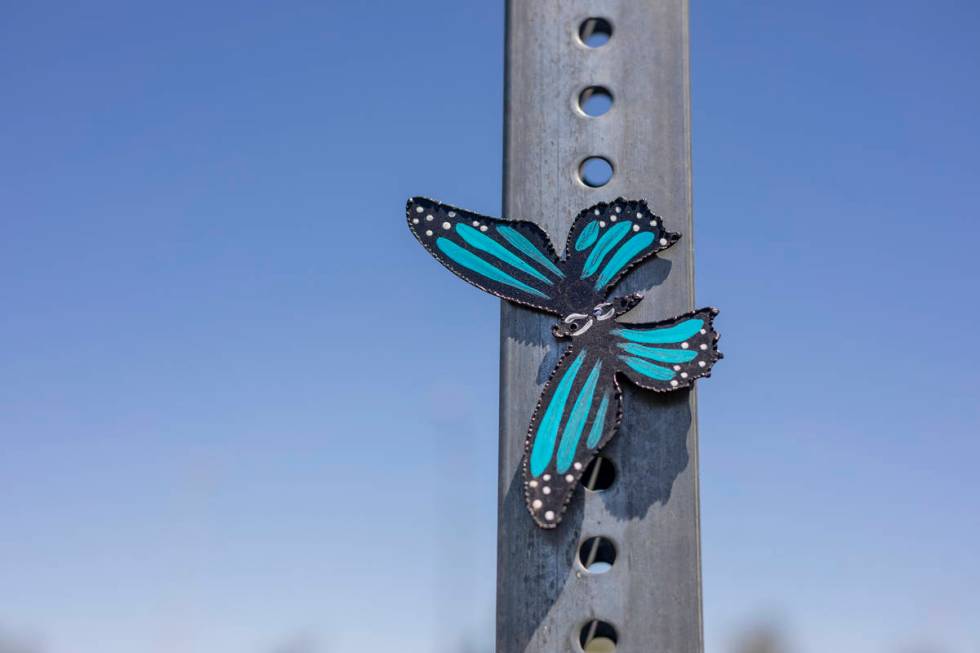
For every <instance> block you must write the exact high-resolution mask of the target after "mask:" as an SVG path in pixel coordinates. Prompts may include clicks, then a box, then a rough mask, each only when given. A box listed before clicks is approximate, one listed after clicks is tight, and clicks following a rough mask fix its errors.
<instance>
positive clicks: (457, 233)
mask: <svg viewBox="0 0 980 653" xmlns="http://www.w3.org/2000/svg"><path fill="white" fill-rule="evenodd" d="M406 214H407V217H408V227H409V229H411V230H412V233H413V234H415V237H416V238H417V239H418V240H419V242H420V243H422V246H423V247H425V249H426V250H428V252H429V253H430V254H432V256H434V257H435V258H436V259H437V260H438V261H439V262H440V263H442V264H443V265H445V266H446V267H447V268H449V269H450V270H452V271H453V272H454V273H455V274H456V275H457V276H459V277H461V278H462V279H463V280H465V281H468V282H469V283H471V284H473V285H474V286H476V287H477V288H480V289H482V290H485V291H487V292H489V293H491V294H493V295H496V296H497V297H501V298H503V299H507V300H510V301H512V302H517V303H519V304H524V305H525V306H530V307H532V308H537V309H540V310H542V311H546V312H548V313H554V314H561V306H562V292H561V284H562V281H563V279H564V278H565V273H564V272H563V271H562V268H561V267H560V266H559V261H558V258H557V256H556V255H555V250H554V247H553V246H552V244H551V241H550V240H549V239H548V236H547V235H546V234H545V233H544V231H542V229H541V228H540V227H538V226H537V225H536V224H534V223H532V222H522V221H512V220H500V219H497V218H490V217H487V216H484V215H479V214H476V213H473V212H471V211H466V210H464V209H459V208H456V207H454V206H448V205H446V204H441V203H439V202H435V201H433V200H430V199H427V198H424V197H413V198H412V199H410V200H409V201H408V205H407V207H406Z"/></svg>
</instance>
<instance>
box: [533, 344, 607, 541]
mask: <svg viewBox="0 0 980 653" xmlns="http://www.w3.org/2000/svg"><path fill="white" fill-rule="evenodd" d="M614 367H615V366H614V365H613V364H611V362H610V361H609V360H608V358H607V356H606V355H605V354H604V352H603V350H602V347H601V346H598V345H596V344H595V343H587V344H586V345H584V346H579V345H577V344H573V345H572V346H571V347H569V348H568V350H566V352H565V353H564V355H563V356H562V358H561V360H560V361H559V362H558V365H557V367H556V368H555V371H554V372H552V375H551V378H550V379H549V380H548V383H547V384H546V385H545V388H544V390H543V391H542V393H541V399H540V400H539V402H538V406H537V409H536V410H535V413H534V416H533V417H532V418H531V425H530V427H529V428H528V434H527V440H526V441H525V445H524V463H523V467H524V496H525V499H526V501H527V507H528V510H529V511H530V512H531V516H532V517H533V518H534V521H535V522H536V523H537V524H538V526H541V527H543V528H554V527H555V526H557V525H558V523H559V522H560V521H561V518H562V515H563V514H564V512H565V508H566V507H567V505H568V502H569V501H570V500H571V498H572V494H573V493H574V491H575V487H576V486H577V485H578V481H579V479H580V478H581V476H582V473H583V472H584V471H585V469H586V468H587V467H588V465H589V462H590V461H591V460H592V458H593V457H594V456H595V454H596V452H597V451H598V450H599V449H600V448H602V447H603V446H604V445H605V444H606V443H607V442H608V441H609V439H610V438H612V436H613V435H614V434H615V433H616V429H617V428H618V427H619V422H620V420H621V419H622V392H621V390H620V388H619V385H618V384H617V383H616V376H615V372H616V370H615V369H614Z"/></svg>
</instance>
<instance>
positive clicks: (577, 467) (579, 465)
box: [572, 462, 582, 469]
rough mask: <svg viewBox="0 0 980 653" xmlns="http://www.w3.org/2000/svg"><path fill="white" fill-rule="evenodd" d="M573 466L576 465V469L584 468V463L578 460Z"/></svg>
mask: <svg viewBox="0 0 980 653" xmlns="http://www.w3.org/2000/svg"><path fill="white" fill-rule="evenodd" d="M572 467H574V468H575V469H582V463H580V462H576V463H575V464H574V465H572Z"/></svg>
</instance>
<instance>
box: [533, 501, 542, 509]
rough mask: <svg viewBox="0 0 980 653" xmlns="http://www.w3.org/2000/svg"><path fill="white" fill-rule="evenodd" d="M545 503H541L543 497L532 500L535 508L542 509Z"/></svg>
mask: <svg viewBox="0 0 980 653" xmlns="http://www.w3.org/2000/svg"><path fill="white" fill-rule="evenodd" d="M543 505H544V504H543V503H541V499H535V500H534V501H532V502H531V507H532V508H534V509H535V510H540V509H541V506H543Z"/></svg>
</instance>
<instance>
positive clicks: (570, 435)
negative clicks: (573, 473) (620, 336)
mask: <svg viewBox="0 0 980 653" xmlns="http://www.w3.org/2000/svg"><path fill="white" fill-rule="evenodd" d="M601 370H602V361H598V362H597V363H596V364H595V366H594V367H593V368H592V371H591V372H590V373H589V376H588V378H587V379H585V384H584V385H583V386H582V389H581V390H579V392H578V397H577V398H576V399H575V403H574V404H572V412H571V413H569V415H568V421H567V422H566V423H565V430H564V431H562V434H561V444H559V445H558V460H557V469H558V473H559V474H564V473H565V472H567V471H568V468H569V467H571V466H572V463H573V462H574V461H575V451H576V450H577V449H578V443H579V440H581V439H582V431H583V429H585V422H586V420H587V419H588V417H589V413H590V412H591V411H592V399H593V398H594V396H595V386H596V383H598V382H599V372H600V371H601Z"/></svg>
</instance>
